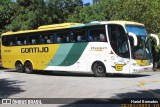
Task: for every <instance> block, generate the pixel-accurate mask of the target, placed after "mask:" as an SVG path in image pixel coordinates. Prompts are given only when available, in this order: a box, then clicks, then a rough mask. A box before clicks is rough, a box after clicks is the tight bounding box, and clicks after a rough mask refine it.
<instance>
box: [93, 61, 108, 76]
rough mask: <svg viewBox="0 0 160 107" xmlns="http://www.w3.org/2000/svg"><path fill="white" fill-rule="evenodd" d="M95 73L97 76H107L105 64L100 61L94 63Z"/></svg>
mask: <svg viewBox="0 0 160 107" xmlns="http://www.w3.org/2000/svg"><path fill="white" fill-rule="evenodd" d="M93 73H94V75H95V76H96V77H105V76H106V75H107V74H106V68H105V66H104V65H103V64H102V63H98V62H96V63H95V64H94V65H93Z"/></svg>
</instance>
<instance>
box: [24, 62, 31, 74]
mask: <svg viewBox="0 0 160 107" xmlns="http://www.w3.org/2000/svg"><path fill="white" fill-rule="evenodd" d="M24 70H25V72H26V73H27V74H32V73H33V66H32V64H31V62H26V63H25V64H24Z"/></svg>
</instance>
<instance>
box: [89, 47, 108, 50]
mask: <svg viewBox="0 0 160 107" xmlns="http://www.w3.org/2000/svg"><path fill="white" fill-rule="evenodd" d="M104 49H107V47H91V50H92V51H103V50H104Z"/></svg>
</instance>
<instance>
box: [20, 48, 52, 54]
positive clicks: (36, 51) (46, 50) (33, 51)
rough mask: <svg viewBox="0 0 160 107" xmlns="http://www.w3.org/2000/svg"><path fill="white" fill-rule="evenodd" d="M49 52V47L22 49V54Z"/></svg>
mask: <svg viewBox="0 0 160 107" xmlns="http://www.w3.org/2000/svg"><path fill="white" fill-rule="evenodd" d="M47 52H49V48H48V47H41V48H39V47H32V48H21V53H47Z"/></svg>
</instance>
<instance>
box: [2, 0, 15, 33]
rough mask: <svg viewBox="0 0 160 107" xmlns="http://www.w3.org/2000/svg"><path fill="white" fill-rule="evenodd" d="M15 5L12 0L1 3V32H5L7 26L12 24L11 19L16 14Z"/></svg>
mask: <svg viewBox="0 0 160 107" xmlns="http://www.w3.org/2000/svg"><path fill="white" fill-rule="evenodd" d="M14 7H15V4H14V3H12V2H11V0H2V1H0V32H3V31H4V30H5V25H7V24H9V23H10V22H11V17H12V16H13V15H14V12H15V9H14Z"/></svg>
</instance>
